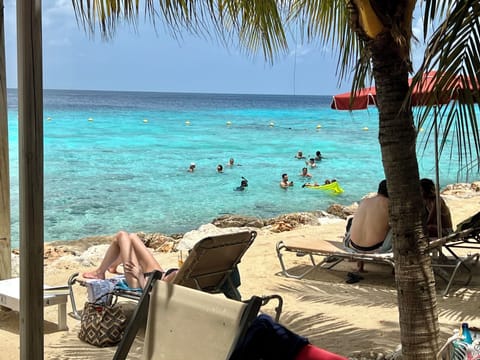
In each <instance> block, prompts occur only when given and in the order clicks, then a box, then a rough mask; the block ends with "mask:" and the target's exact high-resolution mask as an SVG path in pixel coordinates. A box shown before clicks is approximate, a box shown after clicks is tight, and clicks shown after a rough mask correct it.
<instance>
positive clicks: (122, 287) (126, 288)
mask: <svg viewBox="0 0 480 360" xmlns="http://www.w3.org/2000/svg"><path fill="white" fill-rule="evenodd" d="M115 289H117V290H124V291H136V292H142V288H131V287H130V286H128V283H127V280H125V279H122V280H120V281H119V282H117V283H116V284H115Z"/></svg>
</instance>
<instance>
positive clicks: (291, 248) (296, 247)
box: [276, 229, 479, 296]
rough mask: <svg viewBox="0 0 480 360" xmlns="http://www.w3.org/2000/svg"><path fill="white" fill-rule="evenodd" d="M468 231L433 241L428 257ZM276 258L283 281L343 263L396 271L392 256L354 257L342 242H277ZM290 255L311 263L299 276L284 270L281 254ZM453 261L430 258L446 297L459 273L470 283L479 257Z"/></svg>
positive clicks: (463, 236) (361, 254)
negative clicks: (474, 263)
mask: <svg viewBox="0 0 480 360" xmlns="http://www.w3.org/2000/svg"><path fill="white" fill-rule="evenodd" d="M472 231H473V230H471V229H469V230H464V231H462V232H459V233H454V234H451V235H449V236H446V237H444V238H440V239H435V240H432V241H431V242H430V243H429V251H430V253H434V252H435V251H437V252H438V251H441V249H442V247H444V248H446V249H449V248H448V244H454V243H455V242H456V241H460V240H461V239H466V238H468V237H469V236H470V235H471V234H472ZM276 251H277V257H278V260H279V262H280V266H281V269H282V271H281V272H282V274H283V275H284V276H286V277H290V278H294V279H302V278H304V277H305V276H306V275H308V274H309V273H310V272H312V271H313V270H315V269H316V268H319V267H323V268H326V269H331V268H333V267H334V266H336V265H337V264H339V263H340V262H342V261H344V260H351V261H364V262H372V263H383V264H387V265H389V266H391V267H392V268H394V267H395V262H394V258H393V253H392V252H389V253H374V254H366V253H357V252H352V251H350V250H349V249H346V248H345V247H344V245H343V242H341V241H330V240H314V241H312V240H305V239H290V240H288V241H279V242H278V243H277V246H276ZM285 252H293V253H296V254H297V255H301V256H307V257H308V258H309V260H310V263H311V266H309V268H308V269H307V270H305V271H304V272H302V273H300V274H293V273H291V272H289V271H288V270H287V267H286V264H285V260H284V253H285ZM452 254H453V255H454V258H453V259H452V260H451V261H445V258H441V257H432V267H433V270H434V272H435V274H437V275H438V276H439V277H440V278H442V279H443V280H444V281H445V282H446V283H447V285H446V287H445V289H444V291H443V293H442V295H443V296H446V295H447V294H448V292H449V291H450V288H451V286H452V284H453V282H454V280H455V278H456V276H457V274H458V271H459V270H460V269H461V268H463V269H465V271H466V272H467V274H468V276H467V279H466V280H465V283H464V284H465V286H466V285H468V284H469V283H470V280H471V278H472V274H471V268H470V266H469V265H470V264H471V263H472V262H477V261H478V259H479V254H469V255H467V256H459V255H457V254H455V253H453V252H452ZM315 256H322V257H323V259H322V260H321V261H320V262H316V261H315Z"/></svg>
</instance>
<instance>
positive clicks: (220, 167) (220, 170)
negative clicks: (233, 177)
mask: <svg viewBox="0 0 480 360" xmlns="http://www.w3.org/2000/svg"><path fill="white" fill-rule="evenodd" d="M222 171H223V166H222V164H218V165H217V172H222Z"/></svg>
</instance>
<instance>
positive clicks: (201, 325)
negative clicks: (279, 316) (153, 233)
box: [114, 272, 268, 360]
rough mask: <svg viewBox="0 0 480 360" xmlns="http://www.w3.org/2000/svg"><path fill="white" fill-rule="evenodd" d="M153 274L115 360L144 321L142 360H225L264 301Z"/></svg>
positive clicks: (122, 355)
mask: <svg viewBox="0 0 480 360" xmlns="http://www.w3.org/2000/svg"><path fill="white" fill-rule="evenodd" d="M160 276H161V274H160V273H159V272H155V273H154V274H153V275H152V276H151V277H150V278H149V280H148V283H147V285H146V287H145V289H144V291H143V293H142V297H141V299H140V301H139V302H138V305H137V308H136V310H135V312H134V315H133V317H132V318H131V320H130V322H129V325H128V327H127V330H126V332H125V334H124V336H123V339H122V341H121V342H120V344H119V345H118V348H117V351H116V353H115V356H114V359H115V360H123V359H125V358H126V357H127V355H128V353H129V350H130V347H131V345H132V343H133V341H134V339H135V337H136V334H137V332H138V330H139V328H140V327H142V325H144V324H145V321H147V327H146V332H145V344H144V348H143V357H142V359H144V360H147V359H169V360H177V359H178V360H180V359H181V360H183V359H209V360H217V359H218V360H227V359H228V358H229V356H230V354H231V353H232V351H233V349H234V347H235V345H236V343H237V340H238V339H239V338H241V337H242V335H243V334H244V333H245V331H246V329H247V328H248V326H249V325H250V324H251V322H252V321H253V320H254V319H255V318H256V316H257V314H258V311H259V310H260V307H261V306H262V304H265V303H266V301H268V299H265V298H260V297H256V296H254V297H252V298H251V299H250V300H249V301H247V302H240V301H234V300H231V299H226V298H224V297H222V296H215V295H212V294H208V293H206V292H202V291H198V290H194V289H190V288H187V287H184V286H179V285H175V284H171V283H166V282H164V281H157V280H158V278H159V277H160Z"/></svg>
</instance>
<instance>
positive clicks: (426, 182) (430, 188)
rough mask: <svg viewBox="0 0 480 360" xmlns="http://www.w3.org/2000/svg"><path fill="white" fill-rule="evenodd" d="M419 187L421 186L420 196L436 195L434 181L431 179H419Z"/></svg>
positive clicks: (426, 197)
mask: <svg viewBox="0 0 480 360" xmlns="http://www.w3.org/2000/svg"><path fill="white" fill-rule="evenodd" d="M420 187H421V188H422V196H423V198H424V199H432V198H435V196H436V190H435V183H434V182H433V180H431V179H426V178H424V179H421V180H420Z"/></svg>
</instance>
